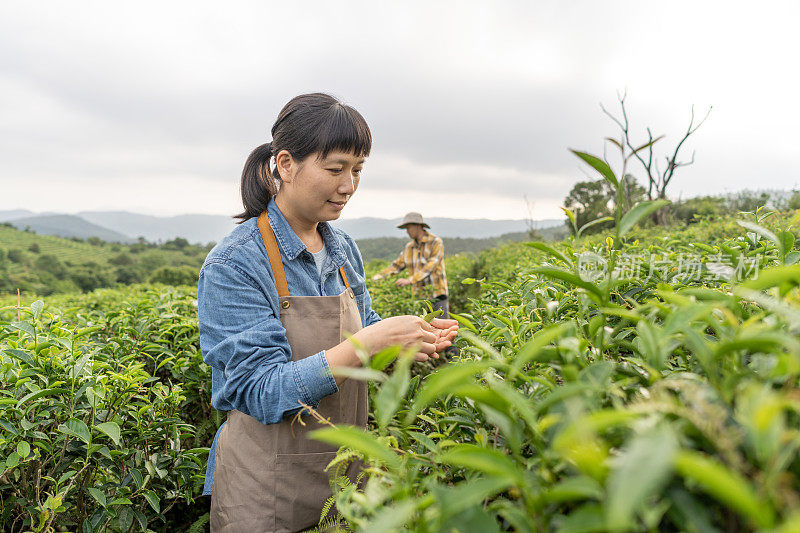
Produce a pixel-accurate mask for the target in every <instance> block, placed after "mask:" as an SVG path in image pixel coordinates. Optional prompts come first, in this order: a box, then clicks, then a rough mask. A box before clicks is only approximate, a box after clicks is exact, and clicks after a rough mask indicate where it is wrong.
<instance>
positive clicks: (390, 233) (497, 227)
mask: <svg viewBox="0 0 800 533" xmlns="http://www.w3.org/2000/svg"><path fill="white" fill-rule="evenodd" d="M400 221H401V219H399V218H393V219H386V218H366V217H365V218H352V219H345V220H337V221H335V222H332V224H333V225H334V226H336V227H339V228H341V229H343V230H344V231H345V232H347V233H348V234H349V235H350V236H351V237H353V238H354V239H373V238H377V237H403V236H404V235H405V233H404V232H403V231H402V230H400V229H398V228H397V225H398V224H399V223H400ZM425 221H426V222H427V223H428V224H430V226H431V231H432V232H433V233H435V234H436V235H438V236H439V237H461V238H465V239H466V238H472V239H486V238H489V237H499V236H500V235H505V234H508V233H520V232H526V231H528V221H526V220H489V219H486V218H482V219H468V218H437V217H432V218H426V219H425ZM563 223H564V221H563V220H560V219H547V220H535V221H533V225H534V228H535V229H540V228H547V227H553V226H558V225H562V224H563Z"/></svg>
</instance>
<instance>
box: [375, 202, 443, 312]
mask: <svg viewBox="0 0 800 533" xmlns="http://www.w3.org/2000/svg"><path fill="white" fill-rule="evenodd" d="M397 227H398V228H401V229H405V230H406V233H408V236H409V237H411V242H409V243H408V244H406V247H405V248H404V249H403V251H402V252H401V253H400V255H399V256H398V257H397V259H395V260H394V261H392V264H391V265H389V266H388V267H386V268H384V269H383V270H382V271H381V272H380V273H379V274H376V275H375V276H374V277H373V279H376V280H377V279H381V278H384V277H386V276H389V275H392V274H397V273H398V272H401V271H403V270H405V269H407V270H408V277H405V278H400V279H398V280H397V281H396V283H397V286H398V287H406V286H409V285H410V286H411V288H412V289H413V290H414V291H415V292H416V293H417V294H419V295H420V296H423V297H426V298H430V299H431V301H432V303H433V310H434V311H437V310H439V309H441V310H442V311H444V313H443V314H442V318H450V305H449V302H448V300H447V294H448V293H447V276H446V275H445V271H444V243H443V242H442V239H441V237H437V236H436V235H434V234H433V233H431V232H429V231H428V230H427V228H430V226H429V225H428V224H427V223H426V222H425V221H424V220H423V219H422V215H421V214H419V213H414V212H412V213H408V214H407V215H406V216H405V217H403V221H402V222H401V223H400V224H399V225H398V226H397Z"/></svg>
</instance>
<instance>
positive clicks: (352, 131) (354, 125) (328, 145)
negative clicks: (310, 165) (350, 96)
mask: <svg viewBox="0 0 800 533" xmlns="http://www.w3.org/2000/svg"><path fill="white" fill-rule="evenodd" d="M315 144H316V146H317V147H318V148H317V150H315V151H318V152H319V153H320V158H325V157H327V156H328V154H330V153H331V152H346V153H351V154H354V155H356V156H358V157H367V156H369V153H370V150H372V133H371V132H370V131H369V126H367V121H366V120H364V117H362V116H361V113H359V112H358V111H356V110H355V109H353V108H352V107H350V106H347V105H343V104H339V103H337V104H336V105H333V106H331V107H330V108H329V109H328V110H327V116H326V117H325V118H324V119H323V121H322V124H320V127H319V129H318V135H317V139H316V143H315Z"/></svg>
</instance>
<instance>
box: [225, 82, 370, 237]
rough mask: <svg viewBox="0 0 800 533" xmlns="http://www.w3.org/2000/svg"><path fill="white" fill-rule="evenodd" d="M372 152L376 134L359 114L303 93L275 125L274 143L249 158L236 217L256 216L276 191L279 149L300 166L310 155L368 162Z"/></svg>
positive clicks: (325, 98)
mask: <svg viewBox="0 0 800 533" xmlns="http://www.w3.org/2000/svg"><path fill="white" fill-rule="evenodd" d="M371 149H372V134H371V133H370V131H369V126H367V122H366V120H364V117H362V116H361V113H359V112H358V111H356V110H355V109H353V108H352V107H351V106H349V105H345V104H343V103H341V102H340V101H339V100H337V99H336V98H334V97H333V96H330V95H327V94H323V93H311V94H301V95H300V96H295V97H294V98H292V99H291V100H289V103H287V104H286V105H285V106H284V107H283V109H282V110H281V112H280V113H279V114H278V118H277V120H276V121H275V124H273V126H272V141H271V142H268V143H266V144H262V145H261V146H259V147H258V148H256V149H255V150H253V151H252V152H251V153H250V156H249V157H248V158H247V161H246V162H245V164H244V169H243V170H242V186H241V187H242V204H244V212H242V213H240V214H238V215H236V216H234V218H239V219H241V220H240V221H239V223H240V224H241V223H242V222H244V221H245V220H248V219H250V218H253V217H257V216H258V215H260V214H261V213H263V212H264V211H265V210H266V209H267V204H268V203H269V200H270V198H272V197H273V196H274V195H275V194H277V192H278V183H277V182H278V181H280V176H279V175H278V172H277V170H273V169H272V168H271V166H270V163H271V161H272V158H273V157H274V156H275V155H277V154H278V153H279V152H280V151H281V150H286V151H288V152H289V153H290V154H291V155H292V157H293V158H294V159H295V160H297V161H303V160H304V159H306V158H307V157H309V156H310V155H312V154H318V157H320V158H324V157H326V156H327V155H328V154H329V153H331V152H333V151H341V152H348V153H352V154H355V155H356V156H359V157H367V156H368V155H369V152H370V150H371Z"/></svg>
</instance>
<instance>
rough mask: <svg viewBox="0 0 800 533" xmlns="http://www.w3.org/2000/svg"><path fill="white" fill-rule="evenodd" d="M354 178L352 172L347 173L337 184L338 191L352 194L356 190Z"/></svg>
mask: <svg viewBox="0 0 800 533" xmlns="http://www.w3.org/2000/svg"><path fill="white" fill-rule="evenodd" d="M356 179H357V178H355V177H354V176H353V174H352V173H349V172H348V173H347V176H345V177H344V179H343V180H342V183H341V184H340V185H339V192H340V193H342V194H353V192H354V191H355V190H356Z"/></svg>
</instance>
